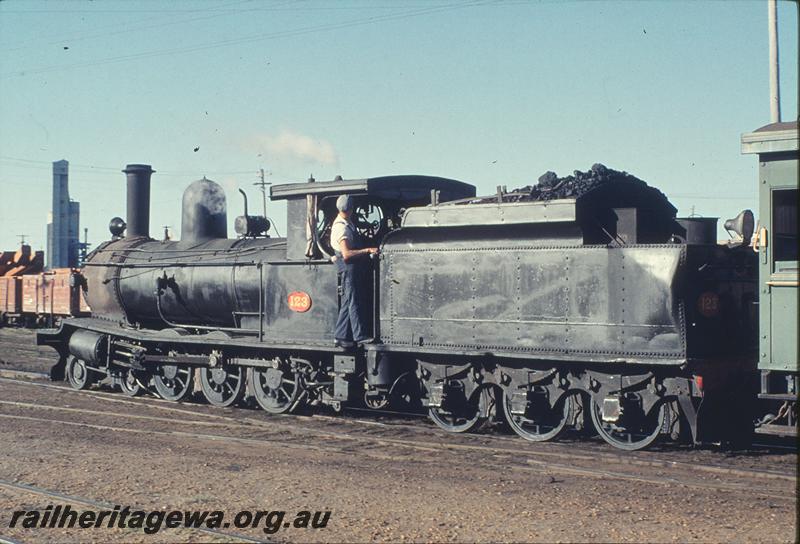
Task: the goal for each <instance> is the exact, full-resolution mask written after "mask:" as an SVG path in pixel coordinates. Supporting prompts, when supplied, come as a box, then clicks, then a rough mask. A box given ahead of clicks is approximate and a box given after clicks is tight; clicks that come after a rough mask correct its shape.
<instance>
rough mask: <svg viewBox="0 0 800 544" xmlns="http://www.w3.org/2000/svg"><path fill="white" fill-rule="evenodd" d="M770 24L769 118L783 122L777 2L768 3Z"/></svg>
mask: <svg viewBox="0 0 800 544" xmlns="http://www.w3.org/2000/svg"><path fill="white" fill-rule="evenodd" d="M767 9H768V12H767V19H768V24H769V118H770V122H771V123H780V122H781V89H780V73H779V71H778V6H777V2H776V0H769V1H768V2H767Z"/></svg>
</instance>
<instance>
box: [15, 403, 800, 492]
mask: <svg viewBox="0 0 800 544" xmlns="http://www.w3.org/2000/svg"><path fill="white" fill-rule="evenodd" d="M0 418H7V419H17V420H23V421H34V422H39V423H53V424H58V425H67V426H74V427H84V428H89V429H94V430H102V431H115V432H121V433H129V434H147V435H155V436H169V437H177V438H189V439H198V440H204V441H212V442H215V443H241V444H251V445H262V446H263V445H265V444H269V445H272V446H279V447H284V448H289V449H301V450H312V451H314V450H316V451H322V452H335V453H343V454H351V453H352V449H351V448H343V447H341V446H337V445H335V444H334V443H333V442H332V441H331V440H330V439H329V440H326V441H325V443H324V445H316V444H315V445H312V444H308V443H306V442H296V441H285V440H280V441H276V440H265V439H259V438H252V437H237V436H229V435H216V434H207V433H195V432H187V431H155V430H147V429H132V428H128V427H116V426H113V425H97V424H92V423H79V422H74V421H66V420H57V419H49V418H37V417H32V416H17V415H11V414H0ZM314 432H315V433H316V434H327V435H332V436H333V437H335V438H337V439H339V440H344V441H352V440H357V441H370V442H372V443H374V444H375V445H378V446H381V445H392V446H399V447H404V448H408V449H413V450H421V451H426V452H432V453H437V454H441V453H442V452H443V451H447V450H480V451H481V452H483V450H487V449H488V450H492V451H493V452H494V453H511V451H510V450H505V449H499V448H486V447H476V446H472V445H465V444H451V443H448V444H442V443H441V442H425V441H418V440H402V439H392V438H383V437H374V436H363V435H362V436H353V435H350V434H345V433H332V432H325V431H322V432H320V431H318V430H314ZM359 455H366V456H369V457H380V458H384V459H385V458H386V456H387V454H386V453H384V452H382V451H380V450H377V451H373V450H372V449H371V448H360V449H359ZM559 457H563V456H561V455H559ZM415 460H416V461H418V462H419V461H425V462H431V463H433V462H437V461H438V460H439V456H425V457H422V458H420V457H415ZM515 461H516V464H515V465H514V467H515V468H519V469H522V470H525V469H526V468H529V469H532V470H536V469H538V470H536V471H537V472H557V473H563V474H574V475H579V476H587V477H601V478H613V479H616V480H628V481H644V482H647V483H654V484H661V485H683V486H686V487H693V488H699V489H709V490H714V491H732V492H737V493H741V492H749V493H752V494H756V495H760V496H767V497H771V498H774V499H783V500H792V501H794V500H796V498H795V496H794V492H793V491H794V488H792V489H791V492H788V491H789V490H788V489H787V493H783V494H782V493H780V491H779V490H776V489H767V488H757V487H754V486H752V485H751V484H749V483H740V484H738V483H722V482H714V483H704V482H700V481H698V480H696V479H694V478H687V479H681V478H675V477H662V476H642V475H637V474H626V473H623V472H612V471H608V470H604V469H594V468H584V467H577V466H574V465H564V464H561V463H554V462H550V461H542V460H539V459H530V458H527V459H516V460H515ZM533 467H536V468H535V469H534V468H533ZM509 468H510V466H509Z"/></svg>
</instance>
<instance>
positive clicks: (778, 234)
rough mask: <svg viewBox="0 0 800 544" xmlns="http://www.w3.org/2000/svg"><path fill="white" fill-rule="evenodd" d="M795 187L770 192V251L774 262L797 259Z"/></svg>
mask: <svg viewBox="0 0 800 544" xmlns="http://www.w3.org/2000/svg"><path fill="white" fill-rule="evenodd" d="M797 242H798V240H797V189H776V190H774V191H773V192H772V251H773V258H774V260H775V262H778V261H797Z"/></svg>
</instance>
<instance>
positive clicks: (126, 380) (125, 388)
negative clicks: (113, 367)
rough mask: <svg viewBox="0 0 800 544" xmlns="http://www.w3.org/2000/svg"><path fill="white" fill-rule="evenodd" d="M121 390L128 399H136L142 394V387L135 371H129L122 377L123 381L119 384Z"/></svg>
mask: <svg viewBox="0 0 800 544" xmlns="http://www.w3.org/2000/svg"><path fill="white" fill-rule="evenodd" d="M119 388H120V390H121V391H122V392H123V393H124V394H125V395H126V396H128V397H135V396H136V395H138V394H139V393H141V392H142V386H141V385H140V384H139V380H138V378H137V377H136V374H135V373H134V371H133V370H131V369H128V370H126V371H125V372H124V374H123V375H122V380H121V381H120V382H119Z"/></svg>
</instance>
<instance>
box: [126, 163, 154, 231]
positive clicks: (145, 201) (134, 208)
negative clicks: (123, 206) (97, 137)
mask: <svg viewBox="0 0 800 544" xmlns="http://www.w3.org/2000/svg"><path fill="white" fill-rule="evenodd" d="M123 172H125V174H127V176H128V217H127V220H128V236H129V237H133V236H145V237H148V238H149V237H150V175H151V174H152V173H153V172H155V170H153V169H152V168H151V167H150V165H149V164H129V165H128V166H126V167H125V170H123Z"/></svg>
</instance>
